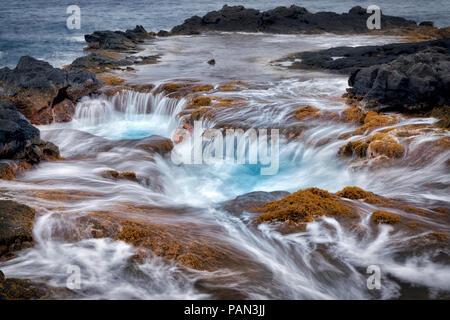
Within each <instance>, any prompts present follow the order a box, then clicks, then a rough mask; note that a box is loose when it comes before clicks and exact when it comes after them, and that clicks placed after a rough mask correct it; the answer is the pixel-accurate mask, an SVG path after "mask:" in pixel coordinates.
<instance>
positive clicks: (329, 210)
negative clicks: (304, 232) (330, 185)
mask: <svg viewBox="0 0 450 320" xmlns="http://www.w3.org/2000/svg"><path fill="white" fill-rule="evenodd" d="M263 212H264V213H263V214H262V215H260V216H259V217H258V218H257V220H258V222H265V221H282V222H292V223H305V222H306V223H307V222H311V221H314V219H316V218H318V217H322V216H343V217H353V216H354V213H353V211H352V210H351V209H350V208H349V206H347V205H346V204H345V203H344V202H343V201H342V200H340V199H339V198H338V197H337V196H336V195H334V194H331V193H329V192H328V191H326V190H321V189H318V188H308V189H305V190H298V191H297V192H294V193H292V194H290V195H288V196H286V197H284V198H283V199H281V200H275V201H270V202H267V203H266V204H265V205H264V208H263Z"/></svg>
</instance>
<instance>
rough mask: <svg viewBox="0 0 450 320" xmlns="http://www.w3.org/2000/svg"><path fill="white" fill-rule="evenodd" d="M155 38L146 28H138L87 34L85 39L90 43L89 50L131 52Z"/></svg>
mask: <svg viewBox="0 0 450 320" xmlns="http://www.w3.org/2000/svg"><path fill="white" fill-rule="evenodd" d="M151 38H154V36H153V35H152V34H151V33H149V32H147V31H146V30H145V29H144V27H142V26H139V25H138V26H136V28H134V29H133V30H127V31H125V32H123V31H110V30H105V31H95V32H94V33H92V34H87V35H85V36H84V39H85V40H86V42H87V43H88V48H89V49H112V50H122V51H130V50H135V49H136V48H137V46H138V44H139V43H143V42H144V41H145V40H147V39H151Z"/></svg>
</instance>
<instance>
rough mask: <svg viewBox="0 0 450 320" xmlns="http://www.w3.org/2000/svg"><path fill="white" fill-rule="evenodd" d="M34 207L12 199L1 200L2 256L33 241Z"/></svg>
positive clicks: (0, 237) (0, 230) (0, 236)
mask: <svg viewBox="0 0 450 320" xmlns="http://www.w3.org/2000/svg"><path fill="white" fill-rule="evenodd" d="M34 219H35V211H34V209H32V208H30V207H28V206H26V205H23V204H20V203H18V202H15V201H12V200H0V256H2V255H6V254H8V253H11V252H13V251H16V250H20V249H22V248H23V247H26V246H28V245H29V244H31V242H32V241H33V235H32V229H33V223H34Z"/></svg>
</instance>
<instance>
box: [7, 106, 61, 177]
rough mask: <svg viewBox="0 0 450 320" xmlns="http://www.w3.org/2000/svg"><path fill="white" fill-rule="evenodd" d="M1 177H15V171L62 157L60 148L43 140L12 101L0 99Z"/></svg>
mask: <svg viewBox="0 0 450 320" xmlns="http://www.w3.org/2000/svg"><path fill="white" fill-rule="evenodd" d="M0 124H1V126H0V178H2V179H11V178H13V177H14V174H15V172H16V171H17V170H18V169H21V168H27V167H29V166H31V165H34V164H37V163H39V162H40V161H41V160H56V159H59V158H60V154H59V148H58V147H57V146H55V145H54V144H53V143H51V142H46V141H43V140H41V138H40V132H39V130H38V129H37V128H36V127H34V126H33V125H32V124H31V123H30V122H29V121H28V120H27V119H26V118H25V117H24V116H23V115H22V114H21V113H20V112H19V111H18V110H17V108H16V107H15V105H14V104H13V103H11V102H0Z"/></svg>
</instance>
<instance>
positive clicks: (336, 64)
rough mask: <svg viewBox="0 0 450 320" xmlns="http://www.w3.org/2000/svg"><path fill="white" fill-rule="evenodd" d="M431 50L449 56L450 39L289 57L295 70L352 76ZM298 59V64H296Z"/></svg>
mask: <svg viewBox="0 0 450 320" xmlns="http://www.w3.org/2000/svg"><path fill="white" fill-rule="evenodd" d="M430 47H439V48H442V49H443V50H445V53H446V54H448V53H449V52H450V38H446V39H438V40H431V41H421V42H414V43H391V44H386V45H382V46H360V47H335V48H331V49H326V50H320V51H307V52H300V53H297V54H294V55H292V56H290V57H289V58H290V59H291V60H293V61H294V62H293V64H292V66H290V67H289V68H292V69H298V68H299V69H321V70H326V71H330V72H336V73H342V74H348V75H350V74H352V73H353V72H355V71H356V70H358V69H361V68H365V67H370V66H375V65H380V64H386V63H389V62H391V61H393V60H395V59H397V58H399V57H400V56H401V55H407V54H414V53H417V52H419V51H423V50H425V49H428V48H430ZM296 59H297V60H296Z"/></svg>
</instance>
